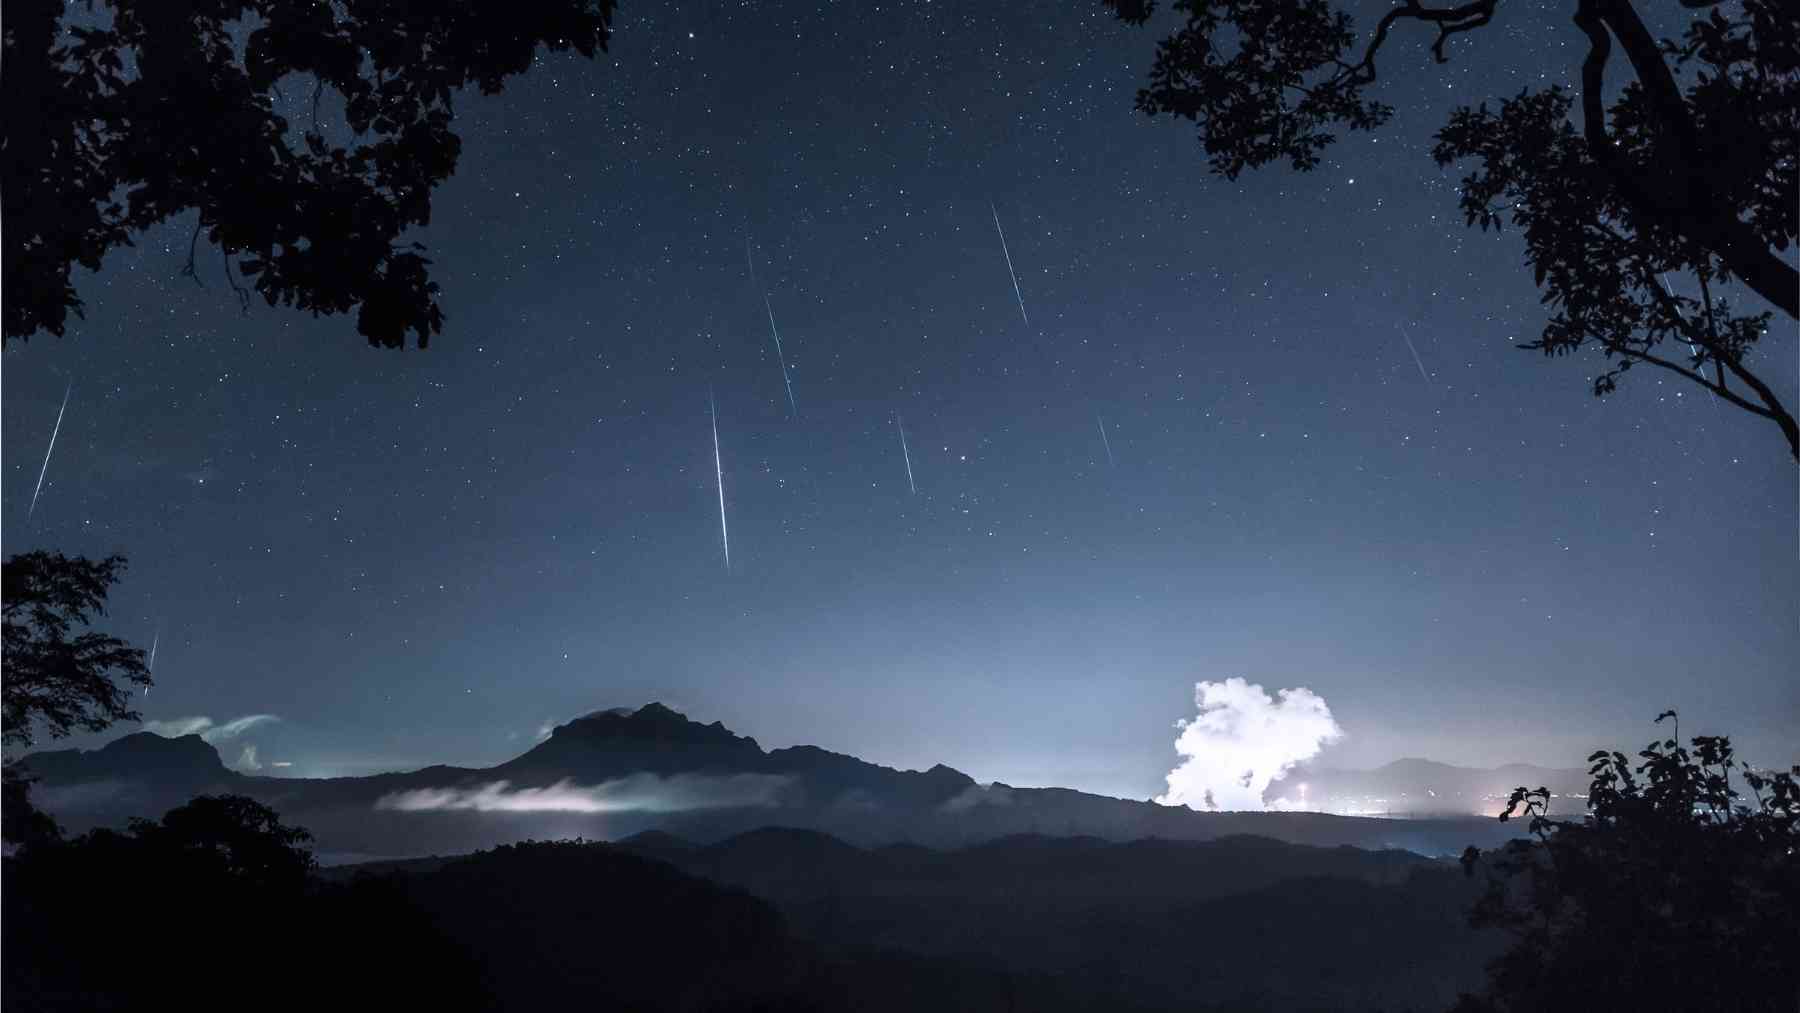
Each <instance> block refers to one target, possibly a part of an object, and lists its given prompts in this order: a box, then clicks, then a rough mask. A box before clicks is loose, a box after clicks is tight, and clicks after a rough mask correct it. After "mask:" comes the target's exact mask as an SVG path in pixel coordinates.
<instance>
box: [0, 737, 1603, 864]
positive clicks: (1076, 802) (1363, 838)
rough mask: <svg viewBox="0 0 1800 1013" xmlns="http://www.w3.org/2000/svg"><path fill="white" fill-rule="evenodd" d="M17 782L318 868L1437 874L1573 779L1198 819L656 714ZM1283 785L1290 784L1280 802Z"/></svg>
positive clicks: (1388, 770)
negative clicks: (431, 752) (300, 770)
mask: <svg viewBox="0 0 1800 1013" xmlns="http://www.w3.org/2000/svg"><path fill="white" fill-rule="evenodd" d="M21 762H22V763H23V764H24V765H25V766H26V767H27V768H28V769H29V770H30V771H31V772H32V773H33V774H35V775H36V776H37V777H38V778H39V784H38V785H37V786H36V788H35V789H34V791H35V793H36V797H37V798H38V799H39V800H40V804H42V805H44V806H45V808H47V809H49V810H50V811H51V812H52V813H54V814H55V815H56V816H57V817H58V819H60V820H61V821H62V822H63V823H64V825H65V826H66V827H68V828H70V829H74V830H80V829H83V828H86V827H90V826H96V825H102V824H117V823H120V822H123V821H124V820H125V819H127V818H128V817H131V816H155V815H160V814H161V813H162V812H163V811H165V810H166V809H168V808H170V807H173V806H175V805H178V804H180V803H181V802H184V801H186V800H187V799H189V798H191V797H193V796H194V795H196V794H203V793H219V792H233V793H238V794H244V795H249V796H251V797H254V798H256V799H258V800H260V801H262V802H264V803H266V804H268V805H270V806H273V807H274V808H275V809H277V810H278V811H280V812H281V813H282V815H283V818H284V820H286V821H287V822H290V823H297V824H299V825H302V826H305V827H307V828H308V829H310V830H311V831H312V832H313V834H314V835H315V838H316V840H317V844H318V847H319V849H320V852H321V857H322V858H323V859H325V860H327V861H330V860H337V861H346V860H353V859H356V858H358V857H399V856H409V855H430V854H453V853H461V852H468V851H473V850H476V849H478V848H484V847H492V846H494V845H496V844H500V843H506V842H510V841H516V840H521V839H525V838H535V839H540V840H542V839H562V838H569V837H575V836H581V837H586V838H589V839H600V840H619V839H622V838H625V837H628V836H631V835H633V834H639V833H642V832H644V831H649V830H660V831H664V832H668V833H672V834H677V835H680V836H682V837H684V838H687V839H689V840H693V841H697V842H701V843H706V842H711V841H718V840H722V839H724V838H727V837H731V836H733V835H737V834H741V833H743V832H745V831H749V830H754V829H757V828H760V827H767V826H785V827H798V828H808V829H812V830H816V831H820V832H823V833H828V834H832V835H835V836H836V837H838V838H842V839H843V840H845V841H848V842H852V843H854V844H858V845H885V844H893V843H914V844H921V845H931V846H940V847H949V846H962V845H968V844H972V843H977V842H981V841H990V840H994V839H998V838H1004V837H1008V836H1012V835H1019V834H1032V835H1042V836H1056V837H1078V836H1086V837H1093V838H1097V839H1100V840H1104V841H1134V840H1139V839H1143V838H1161V839H1165V840H1175V841H1199V840H1213V839H1217V838H1223V837H1228V836H1232V835H1237V834H1255V835H1260V836H1263V837H1269V838H1274V839H1276V840H1280V841H1286V842H1290V843H1296V844H1312V845H1330V846H1337V845H1351V846H1355V847H1359V848H1372V849H1383V848H1403V849H1406V850H1410V851H1414V852H1418V853H1421V854H1427V855H1447V854H1454V853H1457V852H1460V851H1461V850H1462V848H1463V847H1464V846H1465V845H1467V844H1471V843H1473V844H1479V845H1483V846H1489V845H1492V844H1494V843H1496V842H1498V841H1499V840H1502V839H1504V838H1505V837H1507V836H1510V834H1511V833H1512V832H1513V831H1514V830H1516V829H1517V827H1516V825H1506V826H1502V825H1500V824H1498V823H1496V822H1495V821H1494V820H1492V819H1480V818H1477V817H1475V816H1473V815H1470V814H1471V813H1473V812H1476V811H1479V810H1480V809H1481V808H1482V805H1480V804H1477V803H1476V799H1477V796H1479V797H1480V798H1482V799H1485V798H1486V797H1487V795H1488V793H1491V792H1492V791H1501V792H1504V791H1506V790H1510V789H1511V788H1512V787H1515V786H1517V785H1518V784H1521V783H1526V784H1531V785H1532V786H1536V785H1537V784H1539V783H1546V784H1550V783H1555V784H1562V783H1563V781H1561V780H1555V781H1553V780H1552V779H1548V778H1546V777H1545V776H1542V775H1545V774H1556V775H1558V777H1559V778H1566V776H1568V775H1570V774H1572V772H1568V771H1549V772H1545V771H1537V770H1536V768H1502V769H1501V770H1499V771H1470V770H1462V769H1460V768H1455V767H1447V766H1443V765H1441V764H1429V763H1426V762H1425V761H1410V760H1409V761H1401V762H1400V763H1397V764H1390V765H1389V766H1388V767H1384V768H1381V769H1380V770H1378V771H1368V772H1333V771H1318V772H1313V773H1310V774H1306V775H1304V776H1305V777H1306V781H1305V782H1304V783H1306V785H1307V795H1308V798H1309V799H1310V798H1314V797H1322V796H1323V797H1340V796H1341V797H1351V796H1352V795H1355V796H1358V797H1361V796H1368V797H1370V798H1384V799H1385V798H1403V799H1411V798H1413V797H1414V795H1415V794H1416V795H1417V796H1418V797H1421V798H1430V799H1434V798H1436V797H1445V798H1447V799H1449V800H1450V802H1449V803H1447V804H1445V805H1443V806H1441V807H1440V806H1437V805H1436V804H1435V803H1434V804H1429V805H1427V804H1421V805H1417V806H1412V805H1392V804H1388V805H1386V806H1385V807H1384V808H1380V809H1374V810H1363V811H1390V810H1391V811H1393V812H1396V813H1408V814H1411V813H1420V814H1423V813H1433V814H1438V818H1422V819H1407V820H1389V819H1371V818H1359V817H1352V816H1342V815H1332V814H1327V813H1317V812H1281V811H1276V812H1265V813H1209V812H1195V811H1193V810H1191V809H1187V808H1184V807H1172V806H1162V805H1157V804H1155V803H1152V802H1148V801H1142V802H1139V801H1129V800H1125V799H1117V798H1109V797H1106V796H1101V795H1092V794H1088V793H1085V792H1080V791H1074V790H1070V789H1066V788H1014V787H1011V786H1009V785H1005V784H998V783H995V784H988V785H983V784H978V783H976V781H975V780H974V779H973V778H970V777H969V776H968V775H966V774H963V773H962V772H960V771H957V770H953V769H951V768H949V767H946V766H943V765H938V766H935V767H932V768H931V769H930V770H925V771H903V770H895V769H893V768H890V767H883V766H879V765H877V764H873V763H868V762H866V761H864V760H860V759H857V758H856V757H853V756H846V755H844V754H841V753H833V752H830V751H828V750H824V749H820V748H818V747H816V746H793V747H790V748H786V749H775V750H764V749H763V748H762V747H761V746H759V745H758V744H757V742H756V740H755V739H752V738H750V737H748V736H741V735H737V734H735V733H733V732H732V731H731V730H730V729H728V728H726V727H725V726H724V725H723V724H721V723H719V722H714V723H712V724H701V723H699V722H696V721H692V720H689V719H688V718H686V717H685V716H683V715H682V714H680V713H678V712H676V711H674V710H671V709H670V708H668V707H665V706H663V705H661V704H657V703H652V704H649V705H647V706H645V707H642V708H639V709H637V710H635V711H633V710H623V709H616V710H607V711H598V712H595V713H593V714H589V715H587V716H585V717H582V718H578V719H576V720H574V721H571V722H569V723H567V724H564V725H560V726H558V727H557V728H556V729H555V730H554V731H553V732H552V733H551V735H550V737H549V738H548V739H546V740H545V741H543V742H541V743H539V744H538V745H536V746H535V747H533V748H532V749H530V750H529V751H527V752H525V753H524V754H522V755H520V756H518V757H515V758H513V759H511V760H508V761H506V762H505V763H502V764H499V765H498V766H494V767H488V768H467V767H449V766H433V767H426V768H424V769H422V770H415V771H410V772H405V773H393V774H377V775H373V776H367V777H339V778H316V779H315V778H274V777H258V776H251V775H245V774H240V773H238V772H235V771H232V770H230V769H229V768H227V767H226V766H225V765H224V763H223V762H222V761H221V760H220V758H219V754H218V752H217V751H216V750H215V749H213V747H212V746H211V745H209V744H207V743H206V742H204V741H203V740H201V739H200V737H199V736H197V735H186V736H181V737H179V738H164V737H162V736H158V735H155V734H151V733H148V732H137V733H134V734H130V735H126V736H123V737H121V738H119V739H117V740H115V741H113V742H110V743H108V744H107V745H105V746H104V747H101V748H99V749H95V750H86V751H83V750H74V749H65V750H52V751H45V752H39V753H33V754H30V755H29V756H27V757H25V758H24V759H23V760H22V761H21ZM1528 771H1530V772H1533V773H1531V774H1530V776H1527V775H1526V772H1528ZM1290 782H1291V784H1290ZM1298 783H1300V782H1298V781H1297V780H1296V778H1295V777H1290V778H1289V779H1288V781H1287V782H1277V785H1278V786H1279V785H1283V784H1290V786H1297V784H1298ZM1500 785H1505V788H1504V789H1501V788H1499V786H1500ZM1433 792H1435V793H1436V795H1435V796H1434V795H1433V794H1432V793H1433Z"/></svg>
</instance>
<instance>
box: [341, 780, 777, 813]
mask: <svg viewBox="0 0 1800 1013" xmlns="http://www.w3.org/2000/svg"><path fill="white" fill-rule="evenodd" d="M788 782H789V779H788V778H786V777H781V776H778V775H775V774H732V775H729V776H724V777H717V776H712V775H707V774H675V775H673V776H671V777H659V776H658V775H656V774H631V775H629V776H627V777H621V778H617V779H614V780H611V781H606V782H603V783H601V784H596V785H585V786H584V785H578V784H574V783H571V782H570V781H569V780H567V779H564V780H561V781H558V782H556V783H555V784H553V785H551V786H549V787H548V788H513V787H512V786H511V783H510V782H507V781H493V782H490V783H488V784H483V785H478V786H476V787H473V788H420V789H417V790H414V791H398V792H393V793H392V794H388V795H383V796H382V797H381V798H379V799H376V801H375V808H377V809H396V810H399V811H401V812H441V811H446V810H469V811H474V812H580V813H608V812H682V811H685V810H688V809H726V808H734V807H738V806H770V805H775V804H776V803H777V801H778V796H779V795H780V793H781V791H782V789H784V788H786V787H787V785H788Z"/></svg>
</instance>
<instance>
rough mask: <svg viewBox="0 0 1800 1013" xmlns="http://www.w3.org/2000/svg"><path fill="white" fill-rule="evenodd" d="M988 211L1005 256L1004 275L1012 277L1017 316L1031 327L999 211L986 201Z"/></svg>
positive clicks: (992, 203) (990, 202) (991, 202)
mask: <svg viewBox="0 0 1800 1013" xmlns="http://www.w3.org/2000/svg"><path fill="white" fill-rule="evenodd" d="M988 210H989V211H992V212H993V213H994V231H995V232H998V233H1000V252H1001V253H1004V254H1006V273H1007V274H1008V275H1010V276H1011V277H1012V283H1013V297H1014V298H1016V299H1018V300H1019V316H1020V318H1021V319H1023V320H1024V321H1025V326H1027V327H1030V326H1031V317H1029V316H1027V315H1026V313H1025V294H1024V293H1023V292H1020V291H1019V272H1017V271H1014V270H1013V262H1012V251H1011V250H1009V249H1007V248H1006V230H1005V229H1003V228H1001V227H1000V211H999V209H998V208H996V207H994V202H993V201H988Z"/></svg>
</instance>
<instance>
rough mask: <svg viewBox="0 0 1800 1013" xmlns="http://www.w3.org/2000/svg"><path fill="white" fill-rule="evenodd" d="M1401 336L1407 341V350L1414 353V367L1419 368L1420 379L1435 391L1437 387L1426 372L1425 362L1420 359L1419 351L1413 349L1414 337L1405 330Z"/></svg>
mask: <svg viewBox="0 0 1800 1013" xmlns="http://www.w3.org/2000/svg"><path fill="white" fill-rule="evenodd" d="M1400 336H1401V337H1402V338H1404V339H1406V347H1407V350H1408V351H1410V352H1412V357H1413V365H1415V366H1417V367H1419V378H1420V379H1422V380H1424V381H1425V386H1427V387H1432V388H1434V389H1435V388H1436V386H1437V385H1436V384H1434V383H1432V382H1431V374H1430V373H1427V372H1425V360H1423V359H1421V358H1419V350H1418V349H1417V348H1415V347H1413V339H1412V335H1410V334H1408V333H1406V331H1405V330H1402V331H1401V332H1400Z"/></svg>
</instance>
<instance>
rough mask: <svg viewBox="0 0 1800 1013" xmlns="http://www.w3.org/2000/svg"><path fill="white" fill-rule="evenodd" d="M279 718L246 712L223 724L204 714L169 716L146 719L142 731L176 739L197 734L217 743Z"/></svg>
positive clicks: (212, 742)
mask: <svg viewBox="0 0 1800 1013" xmlns="http://www.w3.org/2000/svg"><path fill="white" fill-rule="evenodd" d="M280 720H281V718H279V717H277V716H275V715H274V714H246V715H244V716H243V717H241V718H232V719H231V720H230V721H227V722H225V723H224V724H222V725H220V724H214V723H213V719H212V718H209V717H206V716H204V715H197V716H195V717H187V718H170V719H169V720H167V721H146V722H144V731H147V732H150V733H152V734H155V735H161V736H162V737H163V738H166V739H176V738H180V737H181V736H183V735H198V736H200V737H201V738H202V739H205V740H206V741H207V742H209V743H211V744H213V745H217V744H219V743H221V742H225V741H228V740H230V739H235V738H237V737H238V736H239V735H242V734H244V733H245V732H247V731H249V730H250V729H252V728H255V727H257V726H258V725H265V724H268V723H270V722H272V721H280Z"/></svg>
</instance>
